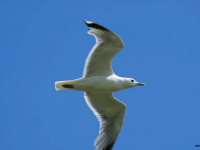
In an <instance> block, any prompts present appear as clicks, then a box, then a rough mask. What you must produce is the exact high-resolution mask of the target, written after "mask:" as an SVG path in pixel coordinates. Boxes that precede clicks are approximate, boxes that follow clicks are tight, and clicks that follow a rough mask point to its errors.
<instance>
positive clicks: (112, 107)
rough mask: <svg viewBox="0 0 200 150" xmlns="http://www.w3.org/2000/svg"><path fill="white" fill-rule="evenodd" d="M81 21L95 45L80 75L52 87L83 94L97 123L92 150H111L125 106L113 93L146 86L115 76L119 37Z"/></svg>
mask: <svg viewBox="0 0 200 150" xmlns="http://www.w3.org/2000/svg"><path fill="white" fill-rule="evenodd" d="M84 22H85V24H86V25H87V26H88V27H90V29H88V34H90V35H93V36H94V37H95V39H96V44H95V45H94V47H93V48H92V50H91V51H90V53H89V55H88V57H87V59H86V62H85V67H84V71H83V76H82V78H79V79H75V80H68V81H57V82H55V88H56V90H77V91H84V92H85V93H84V97H85V101H86V103H87V105H88V106H89V107H90V109H91V110H92V111H93V113H94V114H95V116H96V117H97V119H98V121H99V122H100V128H99V135H98V136H97V138H96V140H95V142H94V147H95V149H96V150H112V148H113V146H114V144H115V142H116V140H117V137H118V135H119V133H120V131H121V129H122V126H123V122H124V116H125V112H126V105H125V104H124V103H122V102H121V101H119V100H117V99H116V98H115V97H114V96H113V94H112V93H113V92H117V91H120V90H123V89H128V88H132V87H135V86H138V85H145V84H144V83H139V82H137V81H136V80H135V79H132V78H123V77H119V76H117V75H115V74H114V72H113V69H112V60H113V58H114V57H115V55H116V54H117V53H119V52H120V51H121V50H122V49H123V48H124V44H123V42H122V40H121V38H120V37H119V36H118V35H117V34H115V33H114V32H112V31H111V30H109V29H107V28H105V27H103V26H101V25H99V24H97V23H94V22H91V21H84Z"/></svg>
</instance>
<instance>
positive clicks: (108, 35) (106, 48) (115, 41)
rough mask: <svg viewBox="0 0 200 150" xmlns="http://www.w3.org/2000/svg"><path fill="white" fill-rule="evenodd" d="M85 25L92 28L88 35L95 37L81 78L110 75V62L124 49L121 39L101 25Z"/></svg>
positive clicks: (111, 71)
mask: <svg viewBox="0 0 200 150" xmlns="http://www.w3.org/2000/svg"><path fill="white" fill-rule="evenodd" d="M85 23H86V25H87V26H89V27H91V28H92V29H90V30H89V31H88V34H91V35H93V36H95V38H96V44H95V45H94V47H93V48H92V50H91V52H90V53H89V55H88V57H87V59H86V62H85V67H84V71H83V77H91V76H109V75H112V74H113V70H112V60H113V58H114V57H115V55H116V54H117V53H118V52H120V51H121V50H122V49H123V47H124V44H123V42H122V40H121V38H120V37H119V36H118V35H117V34H115V33H113V32H112V31H110V30H108V29H107V28H105V27H103V26H101V25H98V24H96V23H93V22H90V21H85Z"/></svg>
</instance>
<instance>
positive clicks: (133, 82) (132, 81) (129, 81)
mask: <svg viewBox="0 0 200 150" xmlns="http://www.w3.org/2000/svg"><path fill="white" fill-rule="evenodd" d="M126 84H127V86H129V87H128V88H131V87H135V86H138V85H143V86H145V84H144V83H139V82H137V81H136V80H135V79H132V78H126Z"/></svg>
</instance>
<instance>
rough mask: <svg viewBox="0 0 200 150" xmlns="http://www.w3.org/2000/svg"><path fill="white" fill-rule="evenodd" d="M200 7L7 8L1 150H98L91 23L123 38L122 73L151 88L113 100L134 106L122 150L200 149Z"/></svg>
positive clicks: (3, 6) (52, 4) (118, 61)
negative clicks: (58, 87)
mask: <svg viewBox="0 0 200 150" xmlns="http://www.w3.org/2000/svg"><path fill="white" fill-rule="evenodd" d="M199 6H200V1H199V0H193V1H191V0H168V1H165V0H151V1H149V0H142V1H139V0H133V1H128V0H123V1H119V0H116V1H109V0H108V1H107V0H102V1H92V0H86V1H76V0H74V1H70V0H60V1H53V0H48V1H47V0H43V1H39V0H35V1H30V0H26V1H25V0H24V1H23V0H19V1H13V0H8V1H5V0H2V1H0V14H1V15H0V19H1V24H0V41H1V42H0V147H1V149H2V150H45V149H48V150H80V149H81V150H92V149H94V148H93V142H94V140H95V138H96V137H97V135H98V129H99V123H98V121H97V119H96V117H95V116H94V114H93V113H92V111H91V110H90V109H89V107H88V106H87V105H86V103H85V100H84V98H83V92H77V91H55V88H54V82H55V81H60V80H71V79H76V78H80V77H81V76H82V71H83V67H84V62H85V59H86V57H87V55H88V53H89V51H90V50H91V48H92V46H93V45H94V43H95V40H94V37H92V36H90V35H88V34H87V27H86V25H85V24H84V23H83V21H84V20H90V21H93V22H96V23H99V24H101V25H103V26H105V27H107V28H108V29H110V30H112V31H114V32H115V33H117V34H118V35H119V36H120V37H121V38H122V40H123V41H124V43H125V48H124V50H123V51H121V52H120V53H119V54H118V55H117V56H116V57H115V59H114V61H113V69H114V72H115V73H116V74H117V75H119V76H122V77H132V78H134V79H136V80H137V81H139V82H143V83H145V84H146V87H135V88H132V89H128V90H124V91H120V92H117V93H114V96H115V97H116V98H118V99H119V100H121V101H123V102H124V103H126V105H127V111H126V116H125V121H124V126H123V128H122V131H121V133H120V135H119V137H118V140H117V142H116V144H115V146H114V148H113V149H114V150H121V149H124V150H145V149H148V150H197V149H198V148H197V147H195V145H197V144H199V145H200V128H199V127H200V119H199V118H200V91H199V89H200V69H199V68H200V67H199V66H200V58H199V57H200V44H199V41H200V9H199Z"/></svg>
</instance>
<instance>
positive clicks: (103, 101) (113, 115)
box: [84, 92, 126, 150]
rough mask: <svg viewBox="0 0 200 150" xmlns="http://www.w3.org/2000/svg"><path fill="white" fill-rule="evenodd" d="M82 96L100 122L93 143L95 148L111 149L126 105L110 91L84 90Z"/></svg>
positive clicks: (119, 129) (101, 149)
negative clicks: (94, 91) (93, 91)
mask: <svg viewBox="0 0 200 150" xmlns="http://www.w3.org/2000/svg"><path fill="white" fill-rule="evenodd" d="M84 97H85V100H86V103H87V104H88V106H89V107H90V109H91V110H92V111H93V112H94V114H95V116H96V117H97V119H98V120H99V122H100V129H99V135H98V137H97V138H96V140H95V143H94V146H95V148H96V150H111V149H112V147H113V146H114V144H115V141H116V140H117V137H118V135H119V133H120V131H121V128H122V126H123V122H124V116H125V112H126V105H125V104H124V103H122V102H120V101H118V100H117V99H116V98H114V97H113V95H112V93H102V94H101V93H100V94H99V93H91V92H86V93H85V95H84Z"/></svg>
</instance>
